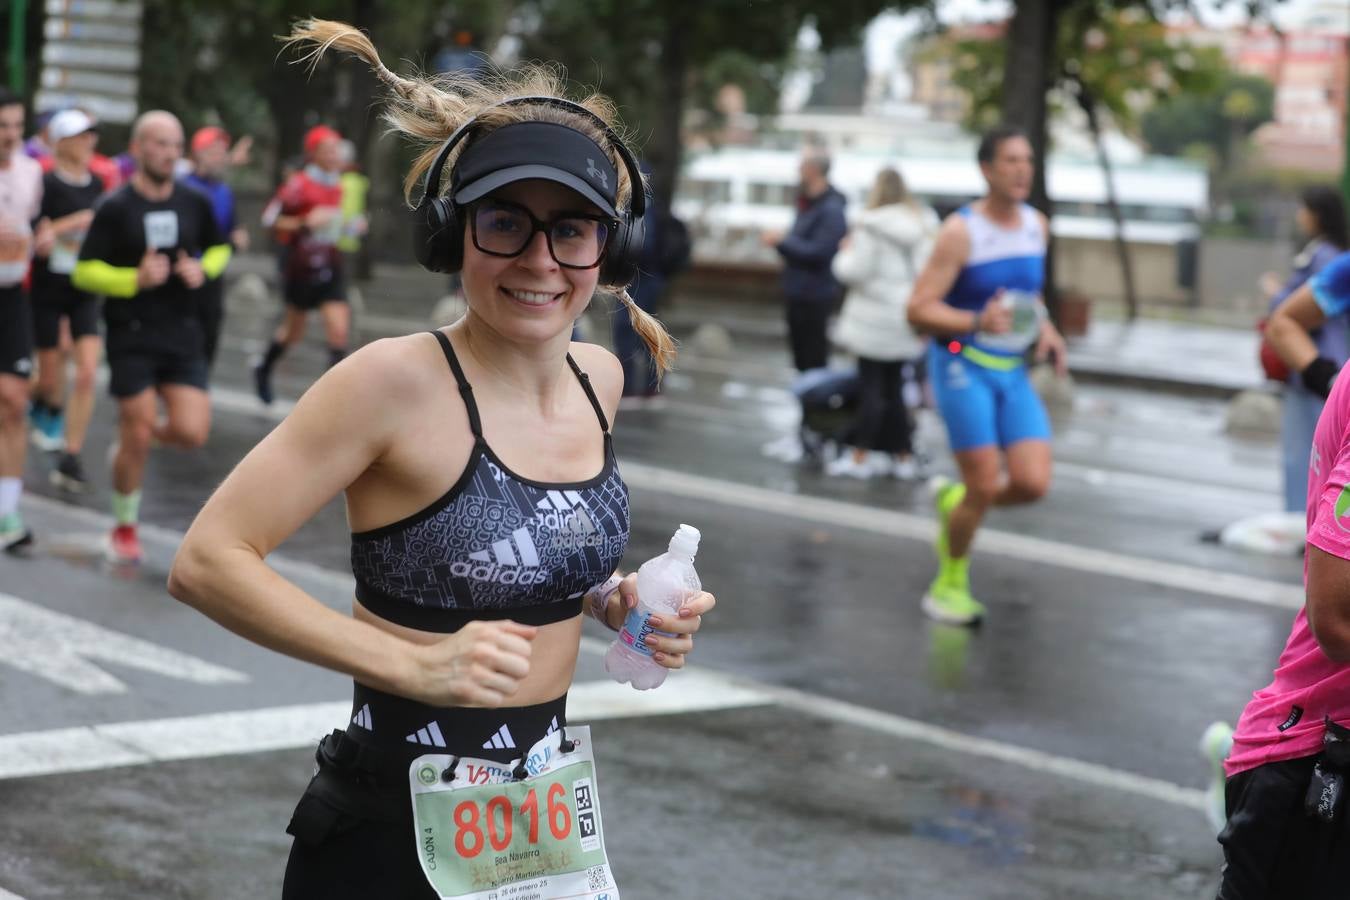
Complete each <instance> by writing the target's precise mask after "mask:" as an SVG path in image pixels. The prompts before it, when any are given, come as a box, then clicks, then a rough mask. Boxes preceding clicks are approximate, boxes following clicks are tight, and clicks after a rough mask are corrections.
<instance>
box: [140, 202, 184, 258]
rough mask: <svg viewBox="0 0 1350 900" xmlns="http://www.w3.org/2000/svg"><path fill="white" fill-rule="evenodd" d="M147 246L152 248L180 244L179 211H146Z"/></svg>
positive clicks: (163, 247) (160, 248)
mask: <svg viewBox="0 0 1350 900" xmlns="http://www.w3.org/2000/svg"><path fill="white" fill-rule="evenodd" d="M145 246H147V247H149V248H150V249H152V250H163V249H165V248H167V247H176V246H178V213H176V212H174V211H173V210H171V209H158V210H155V211H154V212H148V213H146V214H145Z"/></svg>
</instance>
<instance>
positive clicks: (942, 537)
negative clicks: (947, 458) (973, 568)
mask: <svg viewBox="0 0 1350 900" xmlns="http://www.w3.org/2000/svg"><path fill="white" fill-rule="evenodd" d="M928 489H929V491H931V492H932V494H933V508H934V509H935V510H936V511H937V520H938V533H937V542H936V543H935V544H934V549H936V550H937V557H938V563H939V564H940V565H942V566H944V567H945V566H946V565H947V564H948V558H947V521H948V520H949V519H950V518H951V515H952V510H954V509H956V507H958V506H960V505H961V501H962V500H964V499H966V486H965V485H964V484H963V483H961V482H959V481H953V480H952V479H950V478H948V477H947V476H946V475H934V476H933V477H932V479H930V480H929V482H928Z"/></svg>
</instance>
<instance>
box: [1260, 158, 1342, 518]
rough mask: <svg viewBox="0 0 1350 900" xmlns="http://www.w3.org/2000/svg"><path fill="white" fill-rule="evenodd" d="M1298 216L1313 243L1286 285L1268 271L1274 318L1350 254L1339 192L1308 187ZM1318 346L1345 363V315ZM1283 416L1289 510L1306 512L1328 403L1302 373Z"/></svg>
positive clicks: (1326, 326)
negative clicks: (1316, 439) (1312, 457)
mask: <svg viewBox="0 0 1350 900" xmlns="http://www.w3.org/2000/svg"><path fill="white" fill-rule="evenodd" d="M1300 200H1301V202H1300V204H1299V208H1298V213H1297V223H1298V229H1299V232H1300V233H1302V234H1303V235H1305V236H1306V237H1307V238H1308V243H1307V244H1305V245H1304V247H1303V249H1302V250H1300V251H1299V253H1298V255H1297V256H1295V257H1294V260H1293V271H1292V272H1291V273H1290V275H1289V277H1288V278H1287V279H1285V280H1284V281H1283V282H1281V281H1280V279H1279V276H1277V275H1276V274H1275V273H1274V272H1267V273H1266V274H1265V275H1264V276H1263V277H1262V279H1261V287H1262V289H1263V290H1264V291H1265V293H1266V296H1268V297H1269V298H1270V312H1271V314H1274V312H1275V310H1276V309H1277V308H1279V306H1280V304H1281V303H1283V302H1284V300H1285V299H1286V298H1287V297H1289V296H1290V295H1291V294H1293V293H1294V292H1295V291H1296V290H1298V289H1299V288H1300V287H1302V286H1303V284H1304V282H1306V281H1307V280H1308V279H1309V278H1311V277H1312V276H1314V275H1316V274H1317V273H1318V272H1320V271H1322V269H1323V268H1325V267H1326V265H1327V263H1329V262H1331V260H1333V259H1334V258H1335V257H1336V256H1337V254H1340V253H1344V252H1345V251H1346V250H1350V238H1348V237H1347V234H1346V219H1345V204H1344V203H1343V202H1342V201H1341V196H1340V194H1338V193H1337V192H1336V191H1335V190H1334V189H1333V188H1330V187H1324V186H1321V185H1318V186H1314V187H1310V188H1307V189H1305V190H1304V191H1303V195H1302V197H1301V198H1300ZM1310 336H1311V337H1312V339H1313V341H1314V342H1315V343H1316V345H1317V355H1318V356H1321V357H1325V358H1326V359H1329V360H1331V361H1332V362H1333V363H1335V364H1336V366H1337V368H1339V367H1340V366H1342V365H1344V364H1345V360H1346V358H1347V357H1348V356H1350V322H1347V320H1346V318H1345V317H1344V316H1335V317H1332V318H1328V319H1327V321H1326V322H1325V323H1323V325H1322V326H1321V327H1320V328H1317V329H1316V330H1315V331H1313V332H1311V335H1310ZM1281 393H1282V395H1283V402H1282V404H1281V407H1282V410H1281V418H1280V451H1281V457H1282V459H1283V464H1284V509H1285V511H1286V512H1303V508H1304V501H1305V499H1306V498H1307V494H1308V454H1309V453H1310V452H1312V442H1313V431H1314V430H1315V429H1316V428H1317V417H1318V416H1320V415H1321V414H1322V405H1323V403H1324V402H1325V401H1324V399H1323V395H1319V394H1317V393H1315V392H1313V391H1310V390H1308V388H1306V387H1304V385H1303V383H1302V382H1301V381H1300V379H1299V378H1298V376H1297V374H1291V375H1289V376H1288V377H1287V378H1286V379H1285V380H1284V385H1283V390H1282V392H1281Z"/></svg>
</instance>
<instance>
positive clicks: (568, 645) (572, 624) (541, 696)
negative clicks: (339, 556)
mask: <svg viewBox="0 0 1350 900" xmlns="http://www.w3.org/2000/svg"><path fill="white" fill-rule="evenodd" d="M352 615H353V616H354V617H356V618H357V619H359V620H360V621H362V622H367V623H369V624H371V625H374V626H375V627H376V628H379V629H380V630H381V631H385V632H388V633H389V634H392V635H394V636H395V637H400V638H403V639H404V640H406V641H411V642H413V643H417V644H434V643H436V642H437V641H440V640H444V639H445V638H446V637H447V636H448V635H445V634H440V633H437V632H432V631H419V630H418V629H416V628H408V627H406V626H404V625H398V624H396V623H394V622H390V621H389V620H388V619H382V618H380V617H379V616H377V615H375V614H374V613H373V612H371V611H370V610H368V609H366V608H365V607H364V606H362V605H361V601H359V600H357V599H355V598H353V599H352ZM580 644H581V616H579V615H578V616H573V617H572V618H570V619H564V620H563V621H561V622H550V623H549V624H548V625H540V626H539V633H538V634H537V635H535V638H534V642H533V645H532V648H531V652H530V674H528V675H526V676H525V679H524V680H523V681H522V682H521V684H520V689H519V690H517V691H516V693H514V694H513V695H511V696H510V697H508V698H507V701H506V704H505V705H507V706H533V705H534V704H536V703H545V702H547V701H549V700H553V699H555V698H557V697H560V696H562V695H563V694H564V693H566V692H567V690H568V689H569V688H570V687H571V686H572V677H573V676H574V675H575V674H576V666H577V648H578V647H579V646H580Z"/></svg>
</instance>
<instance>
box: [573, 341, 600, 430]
mask: <svg viewBox="0 0 1350 900" xmlns="http://www.w3.org/2000/svg"><path fill="white" fill-rule="evenodd" d="M567 364H568V365H569V366H571V367H572V371H573V372H575V373H576V376H577V380H578V381H580V382H581V389H582V390H583V391H585V392H586V397H587V398H588V399H589V400H590V401H591V406H593V407H595V416H596V418H597V419H599V420H600V430H601V431H603V432H604V433H605V434H609V419H607V418H605V411H604V410H603V409H601V408H600V401H599V400H598V399H597V398H596V396H595V388H593V387H591V376H589V375H587V374H586V373H585V372H583V371H581V366H579V365H577V361H576V360H575V359H573V358H572V354H570V353H569V354H567Z"/></svg>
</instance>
